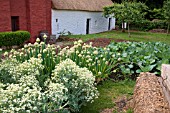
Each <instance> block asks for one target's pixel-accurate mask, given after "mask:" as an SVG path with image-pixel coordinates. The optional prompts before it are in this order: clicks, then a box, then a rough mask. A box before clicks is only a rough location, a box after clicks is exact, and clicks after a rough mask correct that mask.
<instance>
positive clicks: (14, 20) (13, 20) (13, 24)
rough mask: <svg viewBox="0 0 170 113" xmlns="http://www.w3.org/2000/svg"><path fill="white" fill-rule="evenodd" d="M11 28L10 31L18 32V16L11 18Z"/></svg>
mask: <svg viewBox="0 0 170 113" xmlns="http://www.w3.org/2000/svg"><path fill="white" fill-rule="evenodd" d="M11 28H12V31H17V30H19V16H12V17H11Z"/></svg>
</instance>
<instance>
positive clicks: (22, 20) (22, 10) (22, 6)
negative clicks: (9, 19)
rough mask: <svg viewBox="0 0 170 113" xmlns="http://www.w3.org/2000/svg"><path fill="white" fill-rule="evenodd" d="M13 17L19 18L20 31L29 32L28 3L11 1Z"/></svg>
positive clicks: (20, 0)
mask: <svg viewBox="0 0 170 113" xmlns="http://www.w3.org/2000/svg"><path fill="white" fill-rule="evenodd" d="M10 1H11V2H10V8H11V16H19V28H20V30H27V16H26V1H25V0H10Z"/></svg>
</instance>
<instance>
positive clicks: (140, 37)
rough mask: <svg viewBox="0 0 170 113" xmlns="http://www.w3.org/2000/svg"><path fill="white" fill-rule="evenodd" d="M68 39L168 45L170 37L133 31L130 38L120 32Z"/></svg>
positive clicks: (74, 36) (75, 36)
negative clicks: (99, 39) (149, 42)
mask: <svg viewBox="0 0 170 113" xmlns="http://www.w3.org/2000/svg"><path fill="white" fill-rule="evenodd" d="M69 37H70V38H81V39H83V40H84V41H86V40H89V39H93V38H113V39H115V40H117V39H122V40H129V41H144V42H148V41H151V42H157V41H160V42H164V43H167V44H170V35H167V34H165V33H151V32H141V31H133V32H131V37H128V33H127V32H125V33H122V32H121V31H108V32H103V33H97V34H88V35H70V36H69Z"/></svg>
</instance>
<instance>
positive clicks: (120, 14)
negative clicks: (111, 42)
mask: <svg viewBox="0 0 170 113" xmlns="http://www.w3.org/2000/svg"><path fill="white" fill-rule="evenodd" d="M146 9H147V6H146V5H145V4H143V3H141V2H139V3H137V2H122V3H121V4H118V3H114V4H113V5H112V6H108V7H104V16H105V17H108V16H110V15H113V17H115V18H116V19H119V20H121V21H122V23H123V28H122V32H125V29H124V22H127V24H128V34H129V37H130V27H129V26H130V24H131V23H132V22H135V21H140V20H142V19H143V17H144V15H145V14H146V13H145V12H144V10H146Z"/></svg>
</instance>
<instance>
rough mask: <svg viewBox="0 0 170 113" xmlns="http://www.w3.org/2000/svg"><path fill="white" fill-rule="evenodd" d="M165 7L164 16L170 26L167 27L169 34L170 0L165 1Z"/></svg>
mask: <svg viewBox="0 0 170 113" xmlns="http://www.w3.org/2000/svg"><path fill="white" fill-rule="evenodd" d="M163 9H164V16H165V19H166V22H167V24H168V28H167V34H168V33H169V26H170V0H167V1H166V2H164V6H163Z"/></svg>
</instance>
